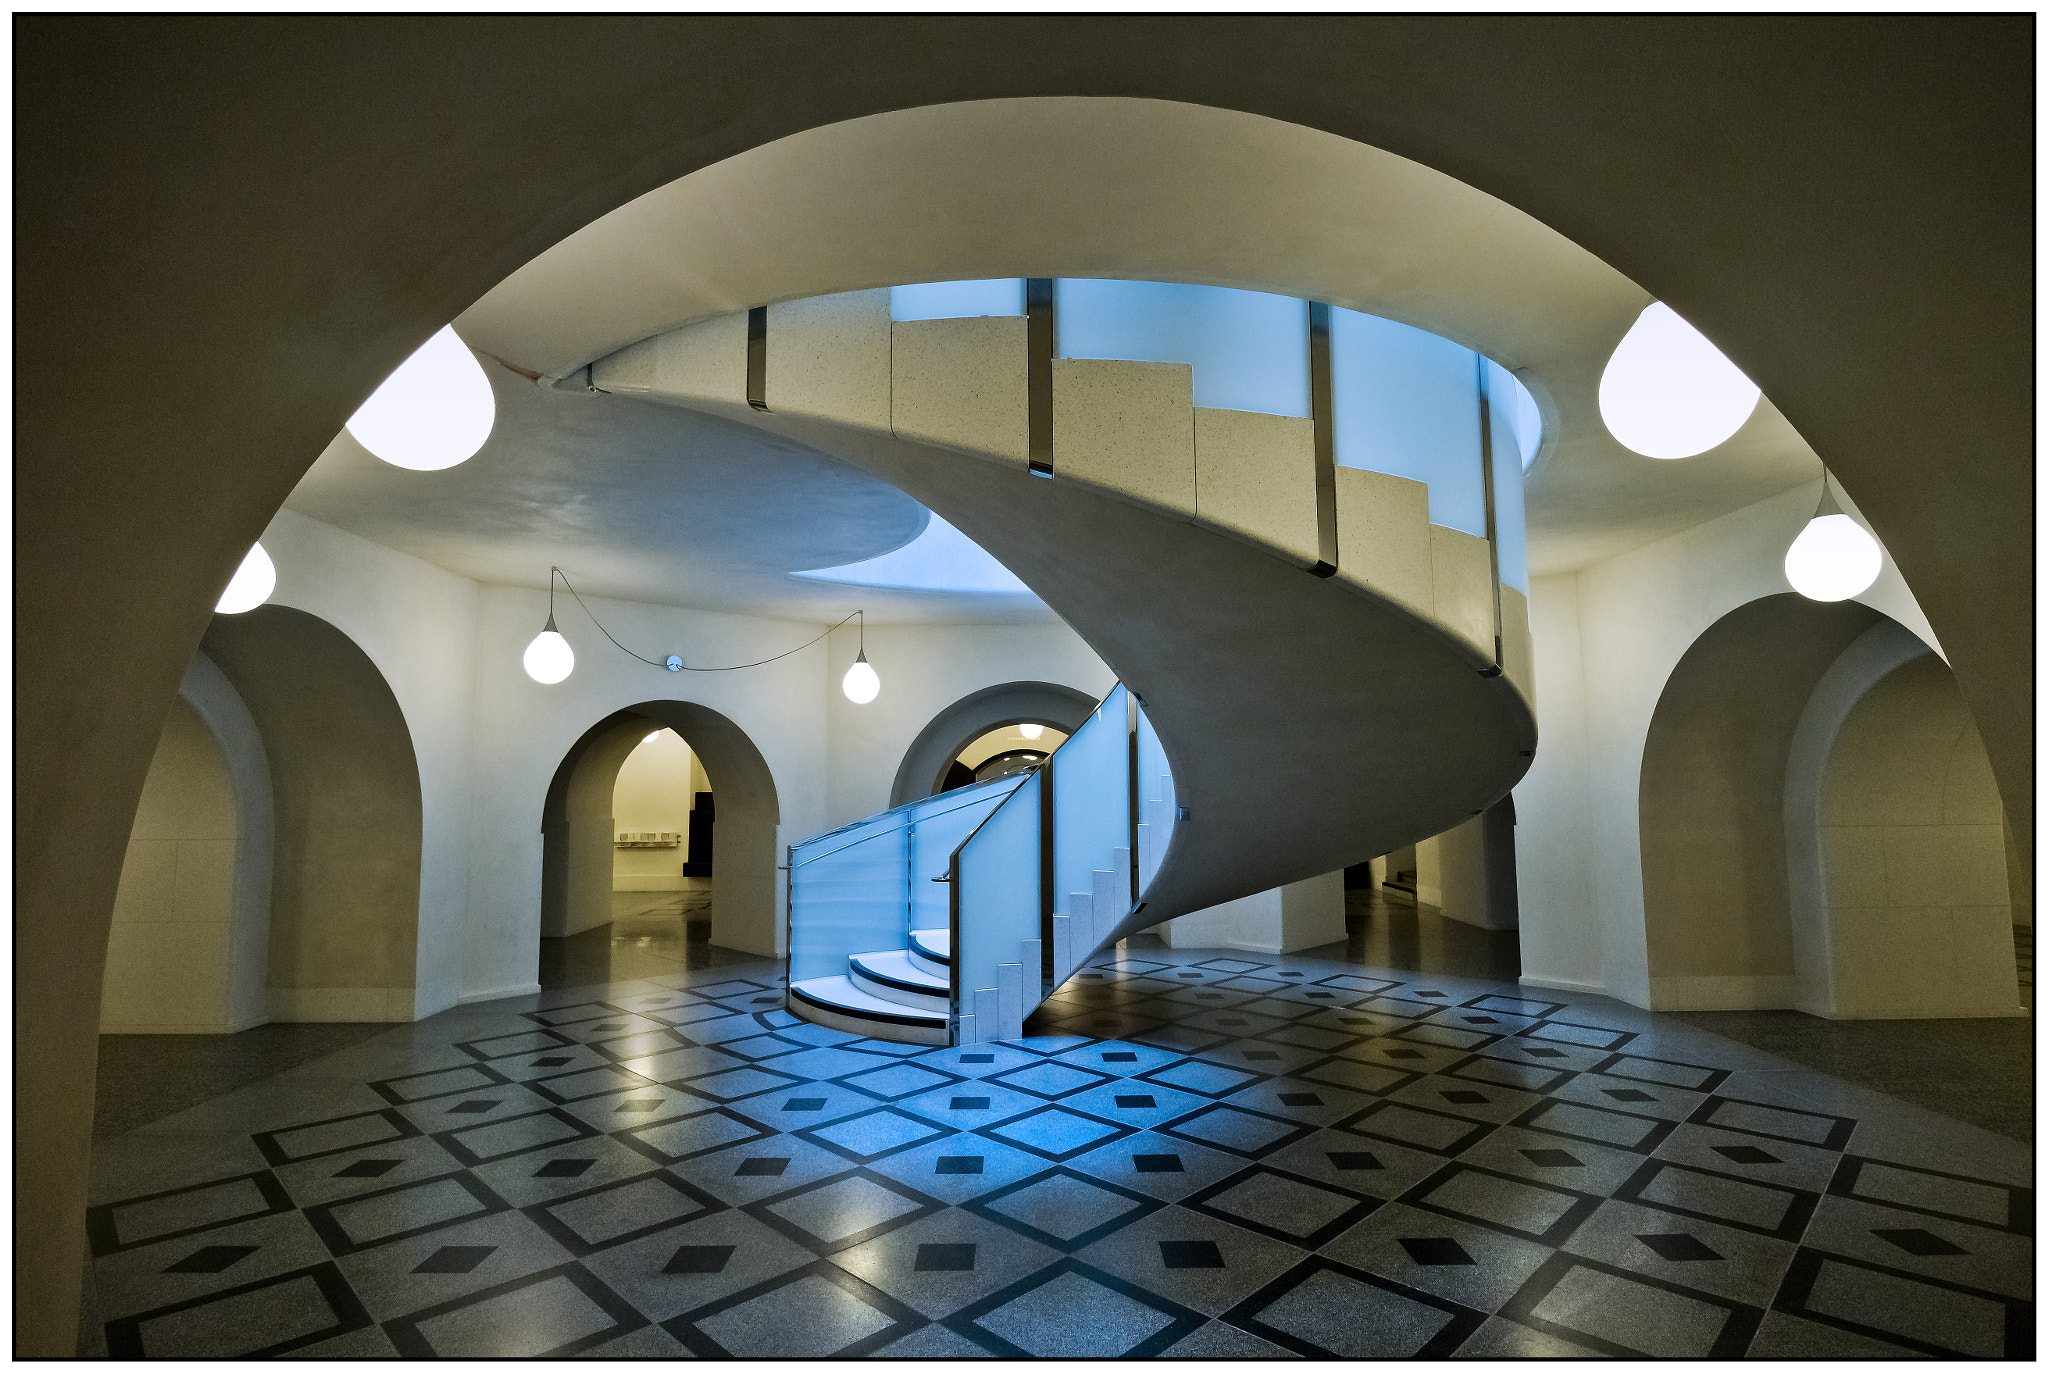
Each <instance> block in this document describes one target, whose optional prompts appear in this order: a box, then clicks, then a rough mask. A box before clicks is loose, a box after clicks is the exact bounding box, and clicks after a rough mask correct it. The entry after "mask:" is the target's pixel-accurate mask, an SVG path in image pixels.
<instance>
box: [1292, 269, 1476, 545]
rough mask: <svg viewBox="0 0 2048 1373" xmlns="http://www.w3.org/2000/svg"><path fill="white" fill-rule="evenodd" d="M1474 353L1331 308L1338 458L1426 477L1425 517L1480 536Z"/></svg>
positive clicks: (1400, 326)
mask: <svg viewBox="0 0 2048 1373" xmlns="http://www.w3.org/2000/svg"><path fill="white" fill-rule="evenodd" d="M1475 358H1476V355H1475V354H1474V353H1473V352H1472V350H1471V349H1469V348H1462V347H1460V346H1459V345H1457V344H1455V343H1452V342H1451V341H1450V340H1449V339H1444V338H1438V337H1437V336H1436V335H1435V334H1426V333H1424V332H1423V331H1422V330H1420V329H1411V328H1409V327H1408V326H1407V325H1405V324H1396V323H1395V322H1394V321H1392V320H1390V319H1381V318H1379V317H1378V316H1377V315H1362V314H1360V313H1358V312H1357V311H1356V310H1344V309H1332V310H1331V311H1330V391H1331V418H1332V420H1333V425H1332V429H1333V434H1332V437H1333V438H1334V440H1335V445H1336V452H1337V461H1338V462H1339V463H1341V464H1342V465H1344V466H1346V467H1362V468H1365V469H1366V470H1367V471H1370V472H1385V473H1388V474H1390V475H1392V476H1396V477H1407V478H1409V479H1410V480H1412V481H1419V482H1427V483H1429V522H1430V523H1431V524H1440V525H1443V526H1445V527H1446V528H1448V529H1461V530H1463V531H1464V532H1466V533H1467V534H1477V535H1478V536H1480V537H1481V538H1484V537H1485V536H1486V490H1485V486H1484V484H1483V482H1482V480H1481V477H1480V471H1479V376H1478V367H1477V364H1476V361H1475Z"/></svg>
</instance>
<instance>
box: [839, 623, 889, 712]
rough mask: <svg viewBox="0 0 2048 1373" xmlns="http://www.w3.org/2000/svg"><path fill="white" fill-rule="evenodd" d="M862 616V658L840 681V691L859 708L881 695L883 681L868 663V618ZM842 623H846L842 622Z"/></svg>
mask: <svg viewBox="0 0 2048 1373" xmlns="http://www.w3.org/2000/svg"><path fill="white" fill-rule="evenodd" d="M855 613H856V614H858V615H860V656H859V657H858V658H855V659H854V660H853V666H852V667H850V668H848V669H846V675H845V676H844V677H842V678H840V679H839V689H840V690H841V691H843V692H845V693H846V699H847V700H849V701H851V702H853V703H854V704H855V705H857V706H864V705H866V704H867V703H868V702H870V701H872V700H874V699H875V697H876V696H878V695H880V694H881V691H882V679H881V678H880V677H879V676H878V675H876V673H875V669H874V667H873V666H872V665H870V664H869V662H868V617H867V614H866V613H865V612H861V611H856V612H855ZM841 623H842V624H843V623H845V622H844V621H841Z"/></svg>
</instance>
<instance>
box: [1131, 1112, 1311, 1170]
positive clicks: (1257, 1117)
mask: <svg viewBox="0 0 2048 1373" xmlns="http://www.w3.org/2000/svg"><path fill="white" fill-rule="evenodd" d="M1158 1133H1159V1134H1162V1135H1169V1136H1171V1137H1173V1138H1175V1139H1185V1140H1192V1141H1193V1142H1195V1143H1197V1144H1205V1145H1208V1146H1209V1147H1210V1148H1212V1149H1222V1150H1224V1151H1226V1152H1228V1153H1232V1154H1237V1155H1239V1156H1240V1157H1242V1158H1263V1157H1265V1156H1266V1155H1267V1154H1270V1153H1272V1152H1273V1151H1274V1150H1276V1149H1281V1148H1285V1147H1286V1146H1287V1145H1289V1144H1292V1143H1294V1142H1295V1141H1296V1140H1300V1139H1305V1138H1307V1137H1308V1136H1309V1135H1312V1134H1314V1133H1315V1127H1314V1126H1312V1125H1304V1124H1301V1123H1299V1122H1297V1121H1292V1120H1285V1119H1282V1118H1279V1117H1276V1116H1269V1115H1266V1114H1265V1113H1264V1112H1261V1111H1248V1110H1245V1109H1243V1108H1241V1107H1238V1106H1233V1105H1230V1104H1228V1103H1223V1102H1219V1103H1217V1104H1215V1105H1213V1106H1206V1107H1203V1108H1202V1109H1201V1110H1199V1111H1196V1112H1195V1113H1194V1114H1192V1115H1188V1116H1183V1117H1181V1118H1180V1119H1179V1120H1176V1121H1174V1122H1173V1123H1172V1124H1171V1125H1162V1126H1159V1127H1158Z"/></svg>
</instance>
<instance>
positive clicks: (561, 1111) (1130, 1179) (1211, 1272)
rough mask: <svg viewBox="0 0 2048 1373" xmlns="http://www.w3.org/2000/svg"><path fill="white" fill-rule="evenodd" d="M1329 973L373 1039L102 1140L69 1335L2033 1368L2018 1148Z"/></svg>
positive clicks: (469, 1348)
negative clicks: (809, 1012) (889, 1036)
mask: <svg viewBox="0 0 2048 1373" xmlns="http://www.w3.org/2000/svg"><path fill="white" fill-rule="evenodd" d="M706 947H708V946H706ZM1318 952H1319V953H1320V952H1328V953H1331V954H1335V955H1338V956H1335V957H1308V956H1290V957H1277V958H1276V957H1266V956H1257V955H1244V954H1236V953H1227V952H1219V951H1215V950H1207V951H1204V950H1166V949H1164V948H1161V947H1152V946H1149V945H1148V946H1138V945H1134V946H1132V947H1130V948H1127V950H1126V951H1125V952H1124V953H1123V954H1122V955H1121V956H1113V957H1105V958H1102V959H1099V960H1097V962H1096V964H1095V965H1094V966H1092V967H1091V968H1089V969H1088V970H1087V971H1085V972H1084V973H1082V974H1081V975H1079V976H1078V977H1076V978H1075V979H1074V980H1073V981H1072V982H1070V983H1069V984H1068V985H1067V986H1066V987H1064V988H1063V989H1061V990H1060V991H1059V992H1058V993H1057V994H1056V995H1055V996H1054V997H1053V998H1052V999H1051V1001H1049V1002H1048V1003H1047V1005H1046V1007H1045V1008H1044V1010H1042V1011H1041V1013H1040V1014H1039V1015H1038V1016H1036V1017H1034V1019H1033V1020H1032V1022H1031V1023H1030V1025H1029V1026H1028V1027H1027V1030H1028V1032H1029V1034H1028V1037H1027V1038H1025V1039H1022V1040H1019V1041H1015V1042H1011V1043H1005V1044H998V1045H979V1046H972V1047H970V1048H964V1049H963V1048H948V1049H937V1050H933V1049H926V1048H920V1047H917V1046H907V1045H898V1044H890V1043H884V1042H880V1041H874V1040H865V1039H857V1038H854V1037H851V1036H847V1035H843V1034H838V1033H836V1032H833V1031H829V1030H823V1029H820V1028H818V1027H815V1026H810V1025H807V1024H805V1023H804V1022H801V1021H799V1020H796V1019H795V1018H794V1017H792V1016H790V1015H789V1014H788V1013H787V1012H786V1011H784V1010H783V1009H782V1008H781V1002H782V983H781V975H782V969H781V968H780V967H779V966H778V965H775V964H772V963H765V962H759V961H752V960H743V959H739V958H738V956H732V957H733V959H734V960H735V961H724V960H723V959H721V966H716V967H711V966H706V967H698V968H690V967H681V968H672V969H669V970H665V971H657V972H650V973H648V974H647V975H642V976H633V977H622V978H615V980H611V981H607V982H601V983H594V984H590V985H583V986H575V987H563V988H560V989H556V990H550V991H547V992H545V993H543V994H541V995H539V996H533V997H526V998H520V999H517V1000H512V1001H501V1002H492V1003H487V1004H483V1005H477V1006H470V1007H461V1008H457V1009H455V1010H452V1011H448V1012H445V1013H443V1014H441V1015H438V1016H435V1017H433V1018H432V1019H429V1020H426V1021H421V1022H418V1023H416V1024H412V1025H404V1026H397V1027H393V1028H391V1029H389V1030H386V1031H384V1032H382V1033H380V1034H377V1035H376V1036H374V1037H372V1038H368V1039H365V1040H362V1041H360V1042H357V1043H354V1044H350V1045H348V1046H346V1047H343V1048H340V1049H338V1050H337V1051H335V1052H332V1053H329V1054H326V1055H324V1056H322V1057H320V1058H318V1059H316V1060H315V1061H312V1062H308V1063H302V1064H299V1065H298V1066H295V1067H292V1068H290V1069H289V1070H287V1071H284V1072H282V1073H278V1074H276V1075H274V1076H270V1077H267V1078H264V1079H263V1080H261V1081H258V1082H254V1083H251V1084H249V1085H247V1086H243V1087H241V1088H238V1089H237V1090H234V1091H232V1092H228V1093H226V1094H223V1095H221V1096H218V1097H215V1098H213V1099H211V1100H208V1101H206V1102H204V1103H202V1104H199V1105H196V1106H193V1107H191V1108H189V1109H186V1110H183V1111H180V1112H178V1113H176V1114H174V1115H171V1116H168V1117H166V1118H164V1119H161V1120H158V1121H155V1122H153V1123H151V1124H148V1125H145V1126H143V1127H141V1128H139V1129H134V1130H130V1131H127V1132H125V1133H123V1134H120V1135H118V1136H115V1137H113V1138H109V1139H105V1140H103V1141H101V1142H100V1144H99V1146H98V1147H97V1149H96V1151H95V1159H94V1164H95V1168H94V1173H95V1186H94V1194H93V1197H92V1202H93V1207H92V1210H91V1213H90V1217H89V1234H90V1237H91V1240H92V1245H93V1250H94V1255H95V1257H94V1260H93V1268H94V1278H95V1284H94V1286H95V1289H96V1292H95V1305H96V1317H95V1328H96V1330H97V1331H98V1333H99V1337H100V1338H103V1339H104V1342H105V1350H106V1352H108V1353H110V1354H113V1355H116V1356H123V1355H126V1356H136V1355H141V1356H149V1357H184V1358H206V1357H227V1356H235V1355H247V1354H270V1355H280V1354H288V1355H291V1356H294V1357H336V1356H342V1357H345V1356H369V1357H377V1356H382V1357H391V1356H394V1355H399V1356H407V1357H427V1356H468V1357H486V1356H535V1355H556V1356H564V1355H577V1354H581V1355H592V1356H641V1357H689V1356H693V1355H694V1356H699V1357H726V1356H743V1357H779V1358H822V1357H859V1356H863V1355H874V1356H885V1357H925V1358H954V1357H961V1358H965V1357H990V1356H995V1357H1003V1356H1007V1357H1020V1356H1040V1357H1108V1356H1147V1355H1153V1356H1164V1357H1169V1358H1189V1357H1201V1358H1281V1357H1290V1356H1308V1357H1329V1356H1333V1355H1334V1356H1341V1357H1371V1356H1382V1357H1385V1356H1395V1357H1400V1356H1420V1357H1436V1356H1457V1357H1583V1356H1588V1355H1601V1354H1605V1355H1615V1356H1663V1357H1736V1356H1749V1357H1826V1358H1844V1359H1854V1358H1898V1357H1912V1356H1915V1355H1919V1356H1926V1355H1933V1356H1936V1357H1956V1356H1977V1357H1993V1358H1997V1357H2005V1358H2020V1357H2029V1356H2030V1355H2031V1350H2032V1329H2033V1313H2032V1307H2031V1304H2030V1301H2029V1298H2030V1296H2031V1289H2032V1276H2033V1267H2032V1239H2031V1235H2032V1228H2033V1204H2032V1193H2031V1191H2030V1190H2029V1189H2030V1187H2031V1180H2032V1156H2031V1151H2030V1150H2029V1149H2028V1148H2027V1147H2025V1146H2024V1145H2021V1144H2019V1143H2017V1142H2015V1141H2013V1140H2010V1139H2006V1138H2003V1137H2000V1136H1998V1135H1995V1134H1992V1133H1990V1132H1988V1131H1985V1130H1983V1129H1979V1128H1976V1127H1974V1126H1971V1125H1968V1124H1964V1123H1962V1122H1959V1121H1956V1120H1953V1119H1950V1118H1947V1117H1944V1116H1941V1115H1937V1114H1935V1113H1934V1112H1931V1111H1928V1110H1926V1109H1924V1108H1921V1107H1918V1106H1914V1105H1912V1104H1909V1103H1907V1102H1904V1101H1901V1100H1899V1099H1897V1098H1895V1097H1891V1096H1888V1095H1885V1094H1883V1093H1880V1092H1877V1091H1873V1090H1871V1089H1869V1088H1867V1087H1863V1086H1859V1085H1856V1084H1854V1083H1852V1082H1848V1081H1844V1080H1842V1079H1840V1078H1838V1077H1834V1076H1831V1075H1828V1074H1824V1073H1820V1072H1815V1071H1813V1070H1812V1069H1810V1068H1807V1067H1803V1066H1801V1065H1799V1064H1797V1063H1794V1062H1791V1061H1789V1060H1787V1059H1785V1058H1781V1057H1777V1056H1774V1055H1772V1054H1770V1053H1766V1052H1763V1051H1761V1050H1758V1049H1755V1048H1752V1047H1749V1046H1747V1045H1744V1044H1741V1043H1738V1042H1736V1041H1735V1040H1732V1039H1729V1038H1724V1037H1721V1036H1717V1035H1715V1034H1712V1033H1710V1032H1707V1031H1705V1030H1702V1029H1700V1028H1698V1027H1696V1026H1694V1025H1691V1024H1687V1023H1685V1022H1684V1021H1682V1020H1679V1019H1675V1018H1671V1017H1662V1016H1654V1015H1651V1014H1648V1013H1646V1012H1643V1011H1639V1010H1636V1009H1634V1008H1632V1007H1628V1006H1625V1005H1622V1004H1620V1003H1618V1002H1614V1001H1610V1000H1607V999H1605V998H1600V997H1567V996H1563V995H1561V994H1553V993H1547V992H1545V993H1538V992H1535V991H1532V990H1531V989H1528V988H1523V987H1520V986H1517V985H1516V984H1514V983H1512V982H1505V981H1498V980H1493V979H1489V978H1482V977H1471V976H1459V975H1452V974H1446V973H1441V972H1423V973H1417V972H1413V971H1409V970H1405V969H1393V968H1374V967H1367V966H1362V965H1360V964H1357V963H1353V962H1349V961H1346V960H1345V958H1344V957H1343V953H1344V950H1343V949H1342V946H1331V948H1330V950H1328V951H1318ZM688 953H689V951H688V950H684V954H685V958H684V961H685V962H687V961H688ZM93 1342H94V1341H92V1340H90V1339H89V1340H88V1345H90V1344H92V1343H93Z"/></svg>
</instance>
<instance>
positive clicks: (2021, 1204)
mask: <svg viewBox="0 0 2048 1373" xmlns="http://www.w3.org/2000/svg"><path fill="white" fill-rule="evenodd" d="M1828 1192H1829V1194H1830V1195H1832V1196H1838V1197H1854V1198H1855V1199H1856V1200H1858V1201H1870V1202H1877V1203H1880V1204H1882V1205H1885V1206H1890V1207H1893V1208H1896V1209H1898V1210H1901V1211H1910V1212H1913V1213H1915V1214H1918V1215H1926V1216H1938V1217H1941V1218H1943V1219H1946V1220H1959V1221H1965V1222H1968V1223H1970V1224H1972V1225H1985V1226H1991V1227H1993V1228H1995V1229H2000V1230H2009V1231H2013V1232H2015V1233H2028V1232H2030V1231H2031V1229H2032V1225H2031V1218H2032V1215H2033V1193H2032V1191H2031V1190H2030V1189H2028V1188H2024V1187H2012V1186H2008V1185H2006V1184H2004V1183H1999V1182H1993V1181H1990V1180H1987V1179H1984V1178H1973V1177H1966V1176H1964V1175H1962V1174H1959V1173H1940V1172H1935V1171H1934V1170H1933V1169H1929V1168H1915V1167H1910V1166H1908V1165H1906V1164H1902V1163H1888V1162H1884V1161H1882V1160H1879V1159H1870V1158H1862V1157H1858V1156H1856V1155H1850V1156H1847V1157H1845V1158H1844V1159H1843V1160H1842V1167H1841V1169H1840V1170H1839V1171H1838V1172H1837V1173H1836V1174H1835V1176H1834V1177H1833V1178H1832V1179H1831V1180H1830V1182H1829V1184H1828Z"/></svg>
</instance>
